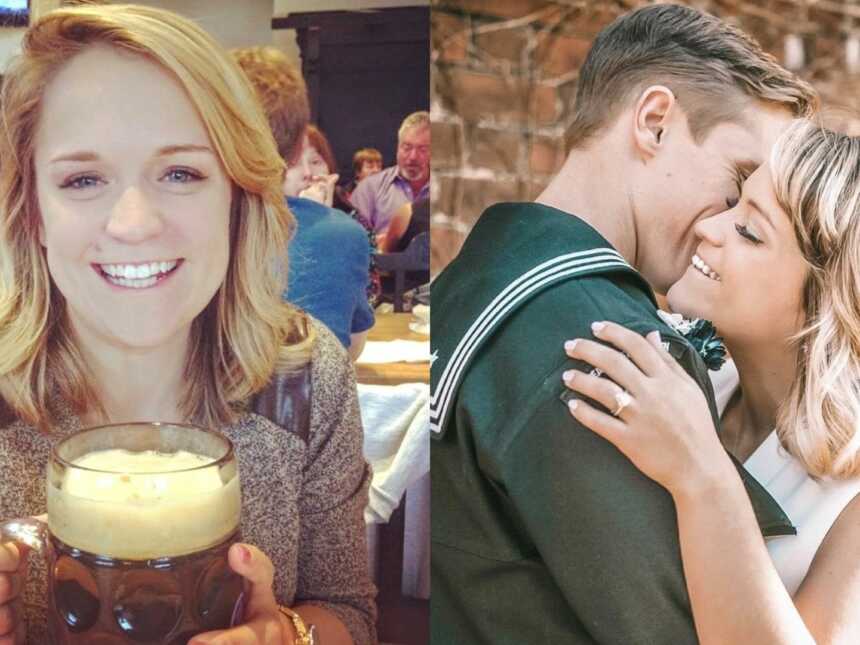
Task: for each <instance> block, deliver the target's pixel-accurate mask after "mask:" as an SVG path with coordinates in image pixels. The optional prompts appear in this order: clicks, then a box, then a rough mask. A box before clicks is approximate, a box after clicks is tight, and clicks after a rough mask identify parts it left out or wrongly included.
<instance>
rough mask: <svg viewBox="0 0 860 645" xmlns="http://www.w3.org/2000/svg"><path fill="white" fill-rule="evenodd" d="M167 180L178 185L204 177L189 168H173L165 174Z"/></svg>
mask: <svg viewBox="0 0 860 645" xmlns="http://www.w3.org/2000/svg"><path fill="white" fill-rule="evenodd" d="M164 177H165V179H167V180H168V181H170V182H175V183H177V184H188V183H191V182H193V181H200V180H201V179H204V177H203V175H202V174H200V173H199V172H197V171H195V170H190V169H188V168H171V169H170V170H168V171H167V172H166V173H165V174H164Z"/></svg>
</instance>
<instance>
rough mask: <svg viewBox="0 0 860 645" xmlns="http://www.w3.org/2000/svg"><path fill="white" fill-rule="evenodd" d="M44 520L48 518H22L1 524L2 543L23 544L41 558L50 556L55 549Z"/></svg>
mask: <svg viewBox="0 0 860 645" xmlns="http://www.w3.org/2000/svg"><path fill="white" fill-rule="evenodd" d="M44 518H47V516H46V515H40V516H39V517H22V518H19V519H15V520H8V521H6V522H2V523H0V543H3V544H5V543H7V542H15V543H16V544H23V545H24V546H27V547H30V548H31V549H33V550H34V551H36V552H38V553H39V555H41V556H46V555H47V556H50V555H51V552H52V551H53V547H52V546H51V541H50V539H48V524H47V522H45V519H44Z"/></svg>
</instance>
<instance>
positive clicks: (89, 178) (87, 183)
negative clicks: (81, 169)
mask: <svg viewBox="0 0 860 645" xmlns="http://www.w3.org/2000/svg"><path fill="white" fill-rule="evenodd" d="M98 183H99V179H98V177H94V176H93V175H78V176H77V177H72V178H71V179H67V180H66V181H65V182H64V183H63V184H62V185H61V186H60V188H75V189H78V190H80V189H83V188H92V187H93V186H95V185H97V184H98Z"/></svg>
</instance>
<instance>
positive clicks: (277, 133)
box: [230, 47, 311, 163]
mask: <svg viewBox="0 0 860 645" xmlns="http://www.w3.org/2000/svg"><path fill="white" fill-rule="evenodd" d="M230 54H231V55H232V56H233V59H234V60H235V61H236V62H237V63H239V67H241V68H242V71H243V72H245V75H246V76H247V77H248V80H250V81H251V85H253V86H254V89H255V90H256V91H257V97H258V98H259V100H260V104H261V105H262V106H263V111H264V112H265V113H266V117H268V119H269V127H270V128H271V129H272V135H273V136H274V137H275V143H277V144H278V153H279V154H280V155H281V158H282V159H283V160H284V161H286V162H287V163H293V162H294V161H295V159H296V157H297V156H298V155H299V152H300V151H301V149H302V139H303V137H304V135H305V131H306V130H307V127H308V123H309V122H310V118H311V110H310V104H309V103H308V88H307V86H306V85H305V79H304V77H303V76H302V73H301V71H300V70H299V69H298V67H296V66H295V65H293V63H291V62H290V60H289V59H288V58H287V56H286V54H284V53H283V52H282V51H281V50H280V49H277V48H275V47H245V48H242V49H232V50H230Z"/></svg>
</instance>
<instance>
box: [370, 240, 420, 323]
mask: <svg viewBox="0 0 860 645" xmlns="http://www.w3.org/2000/svg"><path fill="white" fill-rule="evenodd" d="M373 261H374V263H375V264H376V266H377V267H378V268H379V270H380V271H389V272H391V273H392V274H393V275H394V292H393V294H392V297H393V301H394V311H398V312H400V311H403V292H404V291H406V289H407V282H406V280H407V274H408V273H413V272H415V273H421V274H422V275H423V274H426V276H427V277H426V280H423V281H424V282H429V280H430V234H429V233H419V234H418V235H416V236H415V237H414V238H412V241H411V242H410V243H409V246H407V247H406V250H404V251H401V252H400V253H374V254H373ZM416 286H418V284H412V285H410V287H409V288H414V287H416Z"/></svg>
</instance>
